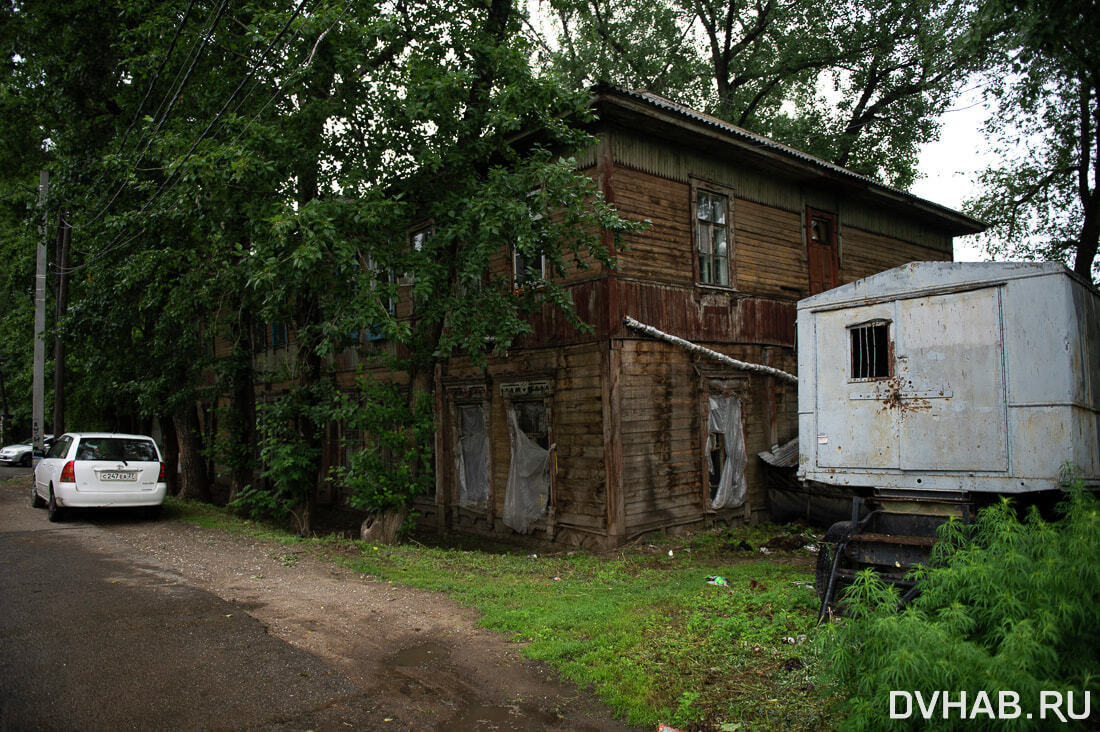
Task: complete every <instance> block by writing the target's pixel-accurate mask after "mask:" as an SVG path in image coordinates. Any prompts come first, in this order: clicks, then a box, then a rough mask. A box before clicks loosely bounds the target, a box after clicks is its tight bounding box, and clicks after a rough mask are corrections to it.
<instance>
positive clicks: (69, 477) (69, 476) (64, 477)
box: [61, 460, 76, 483]
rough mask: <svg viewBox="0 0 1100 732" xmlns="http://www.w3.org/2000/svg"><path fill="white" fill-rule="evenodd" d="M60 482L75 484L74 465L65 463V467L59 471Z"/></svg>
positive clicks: (71, 462) (70, 462)
mask: <svg viewBox="0 0 1100 732" xmlns="http://www.w3.org/2000/svg"><path fill="white" fill-rule="evenodd" d="M61 482H62V483H75V482H76V464H75V463H74V462H73V461H72V460H70V461H69V462H67V463H65V467H63V468H62V469H61Z"/></svg>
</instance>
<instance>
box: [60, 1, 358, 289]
mask: <svg viewBox="0 0 1100 732" xmlns="http://www.w3.org/2000/svg"><path fill="white" fill-rule="evenodd" d="M308 1H309V0H301V2H300V3H299V4H298V7H297V8H296V9H295V10H294V13H293V14H292V15H291V17H290V18H289V19H288V20H287V21H286V23H285V24H284V25H283V27H282V29H281V30H280V31H279V33H278V34H277V35H276V37H275V38H274V39H273V40H272V41H271V42H270V43H269V44H268V46H267V48H266V49H264V52H263V53H262V54H261V56H260V60H259V61H258V62H257V64H256V66H255V67H254V68H253V70H252V71H251V72H249V73H248V74H247V75H246V77H245V79H243V80H242V81H241V83H240V84H238V85H237V87H236V89H234V91H233V93H232V94H230V96H229V98H228V99H226V101H225V102H224V103H223V104H222V106H221V109H219V111H218V113H217V114H216V115H215V116H214V118H213V119H212V120H211V121H210V122H209V123H208V124H207V126H206V128H205V129H204V130H203V132H202V133H201V134H200V135H199V136H198V137H197V138H196V139H195V141H194V142H193V143H192V145H191V147H190V148H189V150H188V152H187V154H186V155H185V156H184V158H183V159H182V160H180V161H179V162H178V163H176V164H175V165H174V166H173V168H174V169H173V172H172V173H171V174H170V175H169V176H168V177H167V178H166V179H165V180H164V182H163V183H162V184H161V186H160V187H159V188H158V189H157V191H156V193H154V194H153V196H152V197H151V198H150V199H149V200H148V201H146V203H145V204H144V205H143V206H142V207H141V209H140V210H139V211H138V215H141V214H142V213H144V212H145V211H147V210H148V209H149V207H150V206H151V205H152V204H153V203H155V202H156V201H157V199H158V198H160V197H161V196H162V195H164V193H166V192H167V191H169V190H171V189H172V188H174V187H175V185H176V184H177V183H178V182H179V175H178V172H179V170H180V169H181V168H182V166H183V165H184V164H185V163H186V162H187V161H188V160H189V159H190V157H191V155H192V154H193V153H194V151H195V149H196V148H197V147H198V145H199V143H200V142H201V141H202V140H203V139H204V138H205V137H206V135H207V134H208V133H209V132H210V130H211V129H213V127H214V126H215V125H216V124H217V122H218V121H219V120H220V118H221V117H222V116H223V115H224V114H225V111H226V109H228V107H229V105H230V104H231V103H232V101H233V99H234V98H235V97H236V96H237V94H239V93H240V90H241V89H242V88H243V87H244V86H245V85H246V84H247V83H248V81H249V80H251V78H252V77H253V76H254V75H255V74H256V72H257V71H258V70H259V69H260V67H261V64H262V62H263V59H264V58H266V57H267V54H268V53H270V52H271V49H272V48H274V46H275V44H277V43H278V42H279V40H280V39H281V38H282V37H283V36H284V35H285V34H286V31H287V30H288V29H289V28H290V26H291V24H292V23H293V22H294V20H295V19H296V18H297V17H298V15H299V14H300V13H301V11H302V10H303V8H304V7H305V5H306V3H307V2H308ZM223 7H224V2H223ZM348 9H349V8H348V6H345V8H344V10H343V11H341V13H340V15H339V16H337V18H336V19H335V20H334V21H333V22H332V23H331V24H329V26H328V27H327V28H326V29H325V30H324V32H322V33H321V34H320V36H318V38H317V41H316V42H315V43H314V45H313V48H312V49H311V50H310V52H309V54H308V56H307V58H306V59H305V61H304V62H302V63H301V64H299V66H298V67H297V68H295V69H294V70H293V71H291V72H290V73H289V74H288V75H287V79H286V80H285V81H284V82H283V84H282V85H281V86H280V87H279V89H277V90H276V92H275V93H274V94H273V95H272V96H271V97H270V98H269V99H268V100H267V102H265V103H264V105H263V106H262V107H261V108H260V110H259V111H258V112H257V113H256V114H255V115H253V117H252V119H251V120H250V121H249V122H248V124H247V125H246V126H245V128H244V129H242V130H241V131H240V132H239V133H238V134H237V136H236V137H234V139H233V142H234V143H235V142H236V141H237V140H239V139H240V137H241V136H242V135H243V134H244V132H246V131H247V130H248V129H249V127H251V125H252V123H254V122H255V121H256V120H257V119H258V118H259V116H260V115H261V114H262V113H263V112H264V110H266V109H267V107H268V106H269V105H270V104H271V103H272V102H273V101H274V100H275V99H276V98H277V97H278V96H280V95H281V94H282V92H283V91H284V90H285V88H286V86H287V85H288V84H289V82H290V81H291V80H292V79H293V78H294V76H295V75H296V74H297V73H298V72H300V71H303V70H304V69H305V68H307V67H308V66H309V64H310V63H312V61H313V56H314V53H315V52H316V50H317V47H318V45H319V44H320V42H321V40H323V39H324V37H325V36H326V35H328V33H329V31H331V30H332V29H333V28H334V27H335V26H336V24H337V23H339V22H340V20H341V19H342V18H343V17H344V15H345V14H346V13H347V11H348ZM254 90H255V87H254V88H253V91H250V92H249V93H248V94H247V95H246V98H247V96H250V95H251V94H252V93H253V92H254ZM243 101H244V100H243V99H242V103H243ZM237 108H238V109H239V108H240V105H238V107H237ZM139 162H140V161H139ZM115 197H117V193H116V196H115ZM113 201H114V198H112V201H111V202H112V203H113ZM109 205H110V203H109V204H108V206H109ZM101 215H102V214H101ZM89 223H91V222H89ZM85 225H87V224H85ZM145 231H146V228H145V227H142V228H141V229H140V230H139V231H138V232H137V233H136V234H134V236H132V237H129V238H128V239H125V240H124V241H121V242H120V238H121V236H122V234H121V233H120V234H119V235H118V236H116V237H115V238H114V239H113V240H112V241H111V242H110V243H109V244H108V245H107V246H106V247H105V248H104V249H102V250H100V251H99V252H97V253H96V255H97V257H98V258H101V257H103V256H104V255H107V254H110V253H112V252H114V251H117V250H119V249H121V248H122V247H123V246H125V245H126V244H129V243H130V242H131V241H133V240H134V239H136V238H137V237H138V236H140V235H141V234H143V233H144V232H145ZM83 253H89V252H83ZM94 261H95V260H93V261H91V262H86V263H84V264H81V265H76V266H73V267H66V268H65V269H64V272H65V273H70V272H75V271H78V270H81V269H84V268H85V267H88V266H90V265H92V264H94Z"/></svg>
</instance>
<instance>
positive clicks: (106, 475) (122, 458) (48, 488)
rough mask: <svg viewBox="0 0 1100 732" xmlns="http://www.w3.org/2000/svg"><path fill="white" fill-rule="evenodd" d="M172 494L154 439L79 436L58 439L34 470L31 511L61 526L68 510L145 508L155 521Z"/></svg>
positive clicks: (77, 434)
mask: <svg viewBox="0 0 1100 732" xmlns="http://www.w3.org/2000/svg"><path fill="white" fill-rule="evenodd" d="M167 492H168V484H167V482H166V478H165V471H164V462H163V461H162V460H161V457H160V450H159V449H157V443H156V442H155V441H154V440H153V438H152V437H148V436H146V435H119V434H111V433H103V432H77V433H72V432H70V433H68V434H64V435H62V436H61V437H59V438H57V439H56V440H55V441H54V443H53V446H52V447H51V448H50V451H49V452H48V453H46V457H44V458H42V459H41V460H40V461H39V462H38V465H37V466H36V467H35V469H34V483H33V485H32V487H31V505H32V506H34V507H36V508H41V507H43V506H45V507H47V508H48V509H49V518H50V521H60V520H61V516H62V512H63V510H64V509H65V508H91V507H128V506H134V507H137V506H144V507H146V508H147V510H148V512H149V513H150V514H151V515H156V513H157V512H158V511H159V509H160V505H161V504H162V503H163V502H164V494H165V493H167Z"/></svg>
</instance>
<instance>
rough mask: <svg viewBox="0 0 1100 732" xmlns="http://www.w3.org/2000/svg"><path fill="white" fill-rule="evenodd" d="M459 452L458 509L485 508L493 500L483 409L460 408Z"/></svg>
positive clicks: (457, 458) (457, 455) (487, 439)
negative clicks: (459, 507)
mask: <svg viewBox="0 0 1100 732" xmlns="http://www.w3.org/2000/svg"><path fill="white" fill-rule="evenodd" d="M458 429H459V433H458V434H459V438H458V450H457V451H456V452H455V475H457V476H458V505H460V506H465V507H481V506H484V505H485V504H486V503H487V502H488V500H489V436H488V434H487V432H486V429H485V412H484V411H483V410H482V408H481V407H480V406H462V407H459V408H458Z"/></svg>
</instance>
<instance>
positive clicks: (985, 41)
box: [966, 0, 1100, 282]
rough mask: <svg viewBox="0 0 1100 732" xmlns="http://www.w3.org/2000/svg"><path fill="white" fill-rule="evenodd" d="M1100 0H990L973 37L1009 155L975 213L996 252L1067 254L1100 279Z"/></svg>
mask: <svg viewBox="0 0 1100 732" xmlns="http://www.w3.org/2000/svg"><path fill="white" fill-rule="evenodd" d="M1096 18H1097V10H1096V3H1095V2H1093V0H1072V1H1066V2H1059V3H1054V4H1051V3H1046V2H1039V1H1038V0H987V1H986V2H984V3H982V4H981V13H980V14H979V16H978V18H977V22H976V24H975V29H974V33H973V41H972V43H973V44H975V45H976V46H979V47H980V48H981V49H982V50H983V52H984V53H986V55H987V60H986V66H987V71H986V75H987V77H988V84H987V87H986V101H987V102H988V103H989V104H990V106H992V107H993V108H994V110H995V112H994V113H993V114H991V115H990V117H989V121H988V123H987V125H986V134H987V136H988V138H989V140H990V141H991V145H992V147H993V149H994V151H995V152H996V153H997V154H998V157H999V158H1000V160H1001V161H1002V162H1000V163H999V164H996V165H993V166H991V167H990V168H988V169H987V170H986V171H984V172H983V173H982V175H981V193H980V194H979V195H978V196H977V197H975V198H974V199H973V200H970V201H968V202H967V204H966V210H967V212H968V213H971V214H972V215H974V216H976V217H978V218H980V219H982V220H983V221H986V222H988V223H989V224H990V225H991V228H990V230H989V232H988V233H987V234H985V235H984V237H983V239H982V244H983V245H984V247H985V249H986V251H987V252H988V253H989V254H990V255H992V256H993V257H995V258H1014V259H1039V260H1054V261H1062V262H1065V263H1067V264H1069V265H1071V266H1072V267H1073V269H1074V271H1076V272H1077V273H1078V274H1080V275H1081V276H1082V277H1085V278H1086V279H1090V280H1092V281H1093V282H1098V281H1100V261H1098V260H1097V257H1096V255H1097V247H1098V239H1100V184H1098V182H1100V181H1098V179H1100V76H1098V75H1097V73H1096V69H1097V68H1098V67H1100V51H1098V49H1100V45H1098V43H1097V41H1098V40H1100V28H1098V26H1097V22H1096Z"/></svg>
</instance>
